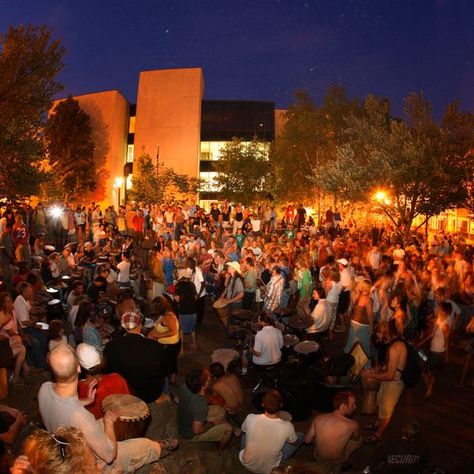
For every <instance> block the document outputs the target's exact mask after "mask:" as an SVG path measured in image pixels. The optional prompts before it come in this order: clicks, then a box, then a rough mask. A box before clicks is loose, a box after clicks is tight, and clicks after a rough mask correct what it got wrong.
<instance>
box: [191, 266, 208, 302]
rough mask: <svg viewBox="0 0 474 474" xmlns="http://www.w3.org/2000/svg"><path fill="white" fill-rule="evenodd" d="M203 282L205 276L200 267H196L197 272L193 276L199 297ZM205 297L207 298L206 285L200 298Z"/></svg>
mask: <svg viewBox="0 0 474 474" xmlns="http://www.w3.org/2000/svg"><path fill="white" fill-rule="evenodd" d="M203 281H204V276H203V275H202V270H201V269H200V268H199V267H196V270H195V271H194V274H193V283H194V286H195V287H196V294H198V295H199V292H200V291H201V283H202V282H203ZM203 296H206V286H205V285H204V289H203V290H202V293H201V296H200V297H203Z"/></svg>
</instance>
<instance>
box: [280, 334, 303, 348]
mask: <svg viewBox="0 0 474 474" xmlns="http://www.w3.org/2000/svg"><path fill="white" fill-rule="evenodd" d="M298 342H300V340H299V338H298V336H295V335H293V334H284V335H283V345H284V346H286V347H293V346H295V345H296V344H298Z"/></svg>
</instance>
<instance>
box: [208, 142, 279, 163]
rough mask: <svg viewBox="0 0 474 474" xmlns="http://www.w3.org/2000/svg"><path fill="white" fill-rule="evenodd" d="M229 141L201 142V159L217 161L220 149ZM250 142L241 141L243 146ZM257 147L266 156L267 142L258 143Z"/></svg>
mask: <svg viewBox="0 0 474 474" xmlns="http://www.w3.org/2000/svg"><path fill="white" fill-rule="evenodd" d="M228 143H232V142H229V141H222V142H218V141H216V142H201V153H200V156H201V161H217V160H218V159H219V158H220V155H221V150H222V149H223V148H224V147H225V146H226V145H227V144H228ZM249 144H250V142H248V141H246V142H242V145H243V146H248V145H249ZM258 146H259V148H260V149H261V150H262V151H264V152H265V154H266V155H267V157H268V154H269V151H270V144H269V143H268V142H261V143H259V145H258Z"/></svg>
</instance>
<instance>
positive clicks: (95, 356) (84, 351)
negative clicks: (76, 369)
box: [76, 342, 100, 370]
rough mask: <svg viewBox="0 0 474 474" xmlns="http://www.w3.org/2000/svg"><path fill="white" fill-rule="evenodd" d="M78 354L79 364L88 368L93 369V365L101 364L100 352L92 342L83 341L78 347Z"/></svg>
mask: <svg viewBox="0 0 474 474" xmlns="http://www.w3.org/2000/svg"><path fill="white" fill-rule="evenodd" d="M76 354H77V357H78V359H79V364H81V367H83V368H84V369H86V370H89V369H92V367H95V366H97V365H99V364H100V353H99V351H98V350H97V349H96V348H95V347H94V346H91V345H90V344H86V343H85V342H81V344H79V345H78V346H77V348H76Z"/></svg>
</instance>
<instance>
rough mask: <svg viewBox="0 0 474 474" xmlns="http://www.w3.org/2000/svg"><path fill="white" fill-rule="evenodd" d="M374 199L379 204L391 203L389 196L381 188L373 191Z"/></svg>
mask: <svg viewBox="0 0 474 474" xmlns="http://www.w3.org/2000/svg"><path fill="white" fill-rule="evenodd" d="M374 200H375V201H377V202H378V203H379V204H385V205H386V206H388V205H389V204H390V203H391V201H390V198H389V197H388V196H387V193H386V192H385V191H383V190H379V191H376V192H375V194H374Z"/></svg>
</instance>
